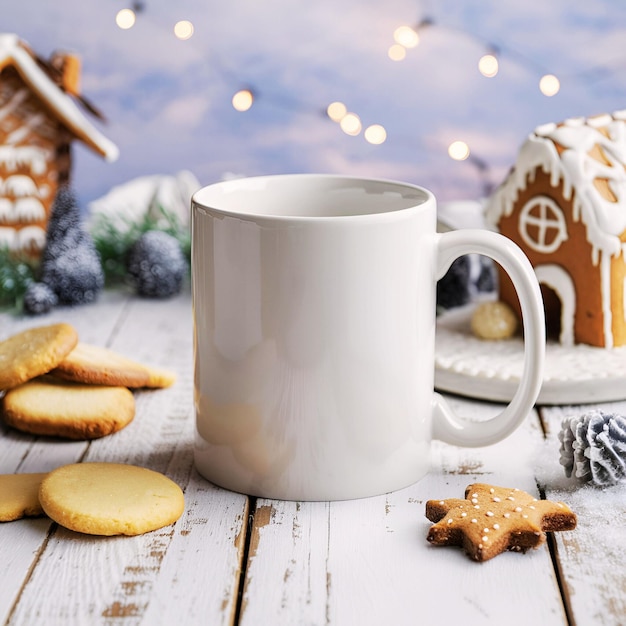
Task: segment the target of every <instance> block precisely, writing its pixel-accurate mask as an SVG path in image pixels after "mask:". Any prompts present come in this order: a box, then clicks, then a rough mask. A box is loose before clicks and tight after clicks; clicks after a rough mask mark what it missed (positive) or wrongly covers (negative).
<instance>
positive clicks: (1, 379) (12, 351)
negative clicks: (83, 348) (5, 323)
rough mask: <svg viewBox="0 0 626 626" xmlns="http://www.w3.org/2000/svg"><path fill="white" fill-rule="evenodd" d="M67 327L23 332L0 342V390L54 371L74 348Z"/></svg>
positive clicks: (72, 331)
mask: <svg viewBox="0 0 626 626" xmlns="http://www.w3.org/2000/svg"><path fill="white" fill-rule="evenodd" d="M77 343H78V333H77V332H76V330H75V329H74V328H73V327H72V326H70V325H69V324H63V323H61V324H51V325H50V326H38V327H37V328H31V329H29V330H24V331H22V332H21V333H18V334H17V335H13V336H12V337H9V338H8V339H5V340H4V341H2V342H0V389H11V388H12V387H15V386H17V385H20V384H21V383H23V382H26V381H27V380H30V379H31V378H36V377H37V376H41V375H42V374H45V373H47V372H49V371H50V370H51V369H54V368H55V367H56V366H57V365H58V364H59V363H60V362H61V361H62V360H63V359H64V358H65V357H66V356H67V355H68V354H69V353H70V352H71V350H72V349H73V348H74V346H76V344H77Z"/></svg>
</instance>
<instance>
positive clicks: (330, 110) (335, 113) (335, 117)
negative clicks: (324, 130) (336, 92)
mask: <svg viewBox="0 0 626 626" xmlns="http://www.w3.org/2000/svg"><path fill="white" fill-rule="evenodd" d="M347 112H348V109H347V108H346V105H345V104H344V103H343V102H331V103H330V104H329V105H328V106H327V107H326V115H328V117H329V118H330V119H331V120H332V121H333V122H341V120H342V118H343V117H344V116H345V114H346V113H347Z"/></svg>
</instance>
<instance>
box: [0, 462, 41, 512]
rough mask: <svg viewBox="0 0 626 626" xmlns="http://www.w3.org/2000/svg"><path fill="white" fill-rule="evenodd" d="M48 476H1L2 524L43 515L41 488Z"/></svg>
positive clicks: (0, 509)
mask: <svg viewBox="0 0 626 626" xmlns="http://www.w3.org/2000/svg"><path fill="white" fill-rule="evenodd" d="M44 476H46V474H45V473H44V474H2V475H0V522H12V521H13V520H16V519H20V518H22V517H34V516H36V515H43V509H42V508H41V504H40V503H39V486H40V485H41V481H42V480H43V478H44Z"/></svg>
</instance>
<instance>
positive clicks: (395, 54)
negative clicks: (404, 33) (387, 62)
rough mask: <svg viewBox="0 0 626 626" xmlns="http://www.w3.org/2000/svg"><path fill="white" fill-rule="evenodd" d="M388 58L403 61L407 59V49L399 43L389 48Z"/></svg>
mask: <svg viewBox="0 0 626 626" xmlns="http://www.w3.org/2000/svg"><path fill="white" fill-rule="evenodd" d="M387 56H388V57H389V58H390V59H391V60H392V61H402V60H404V59H405V58H406V48H405V47H404V46H401V45H400V44H399V43H394V44H393V46H391V47H390V48H389V51H388V52H387Z"/></svg>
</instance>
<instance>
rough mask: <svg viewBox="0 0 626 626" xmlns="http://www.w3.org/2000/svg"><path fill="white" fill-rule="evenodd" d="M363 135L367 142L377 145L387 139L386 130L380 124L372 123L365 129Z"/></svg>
mask: <svg viewBox="0 0 626 626" xmlns="http://www.w3.org/2000/svg"><path fill="white" fill-rule="evenodd" d="M363 136H364V137H365V140H366V141H367V142H368V143H371V144H372V145H374V146H379V145H380V144H381V143H385V141H386V140H387V131H386V130H385V128H384V126H381V125H380V124H372V125H371V126H368V127H367V128H366V129H365V132H364V133H363Z"/></svg>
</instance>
